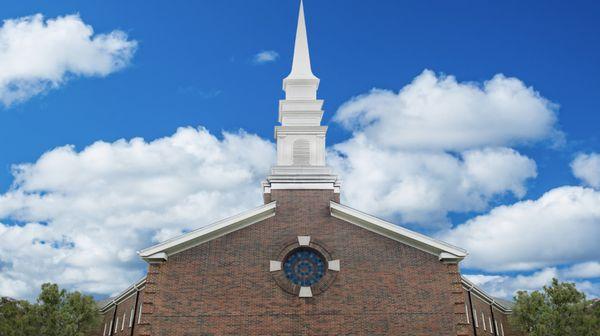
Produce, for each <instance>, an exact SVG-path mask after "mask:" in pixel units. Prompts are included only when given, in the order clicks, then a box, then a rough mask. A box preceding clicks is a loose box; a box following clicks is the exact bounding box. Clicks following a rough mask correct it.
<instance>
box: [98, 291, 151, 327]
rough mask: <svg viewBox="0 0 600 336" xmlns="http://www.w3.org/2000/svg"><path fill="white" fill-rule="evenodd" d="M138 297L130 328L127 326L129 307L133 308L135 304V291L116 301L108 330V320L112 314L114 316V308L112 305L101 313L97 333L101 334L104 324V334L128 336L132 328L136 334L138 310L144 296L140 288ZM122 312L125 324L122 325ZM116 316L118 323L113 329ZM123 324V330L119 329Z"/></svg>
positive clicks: (129, 315)
mask: <svg viewBox="0 0 600 336" xmlns="http://www.w3.org/2000/svg"><path fill="white" fill-rule="evenodd" d="M139 296H140V298H139V299H138V310H136V309H134V319H133V326H132V327H131V328H130V327H129V319H130V317H131V309H132V308H134V306H135V301H136V293H133V294H132V295H130V296H129V297H127V298H125V300H123V301H121V302H118V304H117V314H116V316H115V321H114V322H113V326H112V329H111V330H110V332H109V329H108V326H110V324H111V323H110V322H111V320H113V316H114V312H115V309H114V307H113V308H111V309H109V310H107V311H106V312H104V314H103V315H102V323H101V326H100V327H101V328H100V330H99V332H98V335H102V333H103V332H104V325H105V324H106V326H107V327H106V334H105V335H114V336H130V335H131V334H132V329H133V332H134V335H138V332H137V330H136V329H138V324H137V322H138V312H139V306H140V305H141V303H142V300H143V296H144V290H143V289H142V290H141V291H140V293H139ZM123 314H125V325H124V326H123ZM116 318H118V324H117V326H116V327H117V328H116V331H115V324H116V322H117V320H116ZM122 326H123V330H121V327H122Z"/></svg>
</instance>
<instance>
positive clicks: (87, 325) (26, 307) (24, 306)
mask: <svg viewBox="0 0 600 336" xmlns="http://www.w3.org/2000/svg"><path fill="white" fill-rule="evenodd" d="M99 322H100V314H99V312H98V308H97V307H96V304H95V302H94V299H93V298H92V297H91V296H87V295H83V294H81V293H79V292H67V291H66V290H64V289H60V288H59V287H58V285H55V284H43V285H42V291H41V293H40V294H39V296H38V298H37V302H36V303H34V304H31V303H29V302H27V301H19V300H12V299H9V298H2V299H1V301H0V335H2V336H40V335H44V336H86V335H90V334H92V333H93V332H94V331H96V330H97V328H98V325H99Z"/></svg>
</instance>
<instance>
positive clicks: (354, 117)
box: [334, 70, 561, 151]
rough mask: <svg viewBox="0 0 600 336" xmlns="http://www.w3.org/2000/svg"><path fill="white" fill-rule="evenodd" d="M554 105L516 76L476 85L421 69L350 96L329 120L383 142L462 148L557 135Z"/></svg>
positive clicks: (411, 146) (396, 145) (393, 145)
mask: <svg viewBox="0 0 600 336" xmlns="http://www.w3.org/2000/svg"><path fill="white" fill-rule="evenodd" d="M556 109H557V107H556V105H555V104H553V103H551V102H550V101H548V100H547V99H545V98H543V97H542V96H541V95H540V94H539V93H538V92H536V91H535V90H534V89H532V88H530V87H527V86H525V84H524V83H523V82H521V81H520V80H519V79H517V78H508V77H505V76H503V75H496V76H494V77H493V78H492V79H491V80H489V81H486V82H484V83H483V84H481V85H480V84H478V83H471V82H467V83H460V82H458V81H457V80H456V79H455V78H454V77H453V76H436V75H435V73H433V72H432V71H429V70H425V71H424V72H423V73H422V74H421V75H419V76H417V77H416V78H415V79H414V80H413V82H412V83H410V84H409V85H407V86H405V87H404V88H402V89H401V90H400V91H399V92H398V93H395V92H393V91H389V90H381V89H373V90H372V91H371V92H369V93H367V94H364V95H360V96H358V97H355V98H353V99H351V100H350V101H349V102H347V103H345V104H344V105H343V106H341V107H340V109H339V110H338V111H337V113H336V115H335V118H334V120H335V121H337V122H339V123H341V124H342V125H344V126H345V127H346V128H348V129H350V130H353V131H355V132H358V133H365V134H366V135H367V136H368V138H369V139H371V141H373V142H374V143H376V144H378V145H379V146H382V147H386V148H388V147H391V148H405V149H437V150H453V151H461V150H465V149H469V148H473V147H486V146H510V145H513V144H521V143H530V142H534V141H540V140H543V139H551V140H553V141H559V140H560V139H561V133H560V132H559V131H557V130H556V129H555V123H556V119H557V117H556Z"/></svg>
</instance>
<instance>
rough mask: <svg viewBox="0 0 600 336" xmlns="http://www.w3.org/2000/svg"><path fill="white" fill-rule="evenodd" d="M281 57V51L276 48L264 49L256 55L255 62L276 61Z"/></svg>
mask: <svg viewBox="0 0 600 336" xmlns="http://www.w3.org/2000/svg"><path fill="white" fill-rule="evenodd" d="M278 58H279V53H278V52H276V51H274V50H263V51H261V52H259V53H258V54H256V55H254V59H253V61H254V63H255V64H265V63H270V62H275V61H276V60H277V59H278Z"/></svg>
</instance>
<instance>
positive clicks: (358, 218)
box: [329, 201, 467, 262]
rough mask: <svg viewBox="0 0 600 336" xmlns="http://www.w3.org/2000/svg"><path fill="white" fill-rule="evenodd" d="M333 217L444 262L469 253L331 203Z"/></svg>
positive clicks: (462, 257) (459, 259)
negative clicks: (431, 255) (426, 253)
mask: <svg viewBox="0 0 600 336" xmlns="http://www.w3.org/2000/svg"><path fill="white" fill-rule="evenodd" d="M329 209H330V212H331V216H333V217H335V218H338V219H341V220H343V221H346V222H348V223H352V224H354V225H357V226H359V227H361V228H363V229H366V230H369V231H371V232H375V233H378V234H380V235H382V236H385V237H388V238H390V239H393V240H395V241H398V242H401V243H403V244H406V245H409V246H412V247H414V248H416V249H419V250H421V251H425V252H428V253H431V254H433V255H435V256H437V257H438V258H439V259H440V260H441V261H444V262H459V261H461V260H462V259H464V258H465V257H466V256H467V251H465V250H463V249H461V248H459V247H456V246H454V245H450V244H448V243H446V242H443V241H441V240H437V239H434V238H431V237H428V236H425V235H423V234H420V233H418V232H414V231H411V230H408V229H405V228H403V227H401V226H398V225H395V224H393V223H390V222H387V221H384V220H383V219H379V218H377V217H374V216H371V215H368V214H366V213H364V212H360V211H358V210H356V209H353V208H350V207H347V206H345V205H341V204H339V203H336V202H333V201H332V202H330V205H329Z"/></svg>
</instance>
